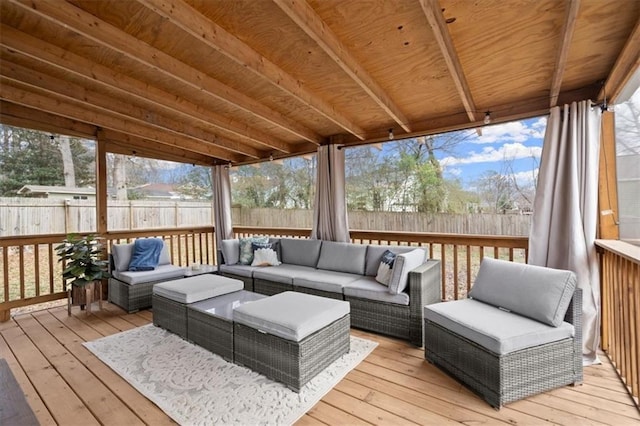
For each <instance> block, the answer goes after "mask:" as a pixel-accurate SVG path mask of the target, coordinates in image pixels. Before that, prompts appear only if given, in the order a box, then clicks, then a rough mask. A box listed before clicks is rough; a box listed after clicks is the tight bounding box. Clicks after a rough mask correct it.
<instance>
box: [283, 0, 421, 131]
mask: <svg viewBox="0 0 640 426" xmlns="http://www.w3.org/2000/svg"><path fill="white" fill-rule="evenodd" d="M273 2H274V3H275V4H276V5H278V7H280V9H282V11H283V12H284V13H286V14H287V16H289V18H291V20H292V21H293V22H295V24H296V25H298V26H299V27H300V28H301V29H302V30H303V31H304V32H305V33H306V34H307V35H308V36H309V37H310V38H311V39H312V40H313V41H314V42H315V43H316V44H317V45H318V46H320V48H322V50H324V51H325V53H326V54H327V55H329V57H330V58H331V59H332V60H333V61H334V62H335V63H336V64H337V65H338V66H339V67H340V68H342V70H343V71H344V72H345V73H346V74H347V75H348V76H349V77H351V79H352V80H353V81H355V82H356V83H357V84H358V85H359V86H360V87H361V88H362V89H363V90H364V91H365V92H366V93H367V94H368V95H369V96H370V97H371V99H373V100H374V102H375V103H377V104H378V105H379V106H380V108H382V109H383V110H384V111H385V112H386V113H387V114H388V115H389V116H390V117H391V118H392V119H393V120H394V121H395V122H396V123H398V125H399V126H400V127H402V128H403V129H404V131H405V132H407V133H410V132H411V127H409V120H408V119H407V117H406V116H405V115H404V113H403V112H402V111H401V110H400V108H399V107H398V105H396V104H395V102H393V100H392V99H391V98H390V97H389V95H387V93H386V92H385V91H384V90H383V89H382V88H381V87H380V86H379V85H378V83H377V82H376V81H375V80H374V79H373V78H372V77H371V76H370V75H369V73H368V72H367V71H366V70H365V69H364V68H363V67H362V66H361V65H360V63H359V62H358V61H357V60H356V59H355V58H354V57H353V55H351V53H350V52H349V51H348V50H347V48H346V47H345V46H344V45H343V44H342V42H341V41H340V39H339V38H338V37H337V36H336V35H335V33H334V32H333V31H331V29H330V28H329V26H328V25H327V24H326V23H325V22H324V21H323V20H322V18H321V17H320V16H319V15H318V14H317V13H316V12H315V10H313V8H312V7H311V6H310V5H309V4H308V3H307V2H306V1H305V0H273Z"/></svg>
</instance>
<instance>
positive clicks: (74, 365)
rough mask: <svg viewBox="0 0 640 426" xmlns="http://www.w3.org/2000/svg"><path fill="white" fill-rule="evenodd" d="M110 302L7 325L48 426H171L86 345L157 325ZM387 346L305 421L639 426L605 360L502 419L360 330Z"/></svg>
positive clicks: (411, 350)
mask: <svg viewBox="0 0 640 426" xmlns="http://www.w3.org/2000/svg"><path fill="white" fill-rule="evenodd" d="M151 320H152V313H151V311H143V312H138V313H135V314H126V313H124V312H123V311H122V310H121V309H119V308H118V307H116V306H114V305H111V304H109V303H104V304H103V310H102V311H100V312H97V313H95V314H94V315H90V316H87V315H86V313H85V312H84V311H80V310H79V309H78V308H74V311H73V315H72V316H70V317H69V316H67V312H66V308H64V307H55V308H50V309H48V310H41V311H36V312H31V313H26V314H21V315H17V316H15V317H14V318H13V319H12V320H11V321H9V322H7V323H0V335H1V336H2V338H1V339H0V357H3V358H5V359H6V360H7V362H8V364H9V366H10V368H11V370H12V372H13V374H14V375H15V377H16V379H17V381H18V383H19V384H20V387H21V388H22V390H23V391H24V393H25V395H26V397H27V400H28V402H29V404H30V406H31V407H32V409H33V411H34V413H35V414H36V417H37V418H38V420H39V421H40V423H41V424H44V425H49V424H60V425H72V424H82V425H91V424H103V425H136V424H148V425H163V424H172V423H173V422H172V421H171V419H170V418H169V417H167V416H166V415H165V414H164V413H163V412H162V411H161V410H160V409H159V408H157V407H156V406H155V405H154V404H153V403H151V402H150V401H149V400H147V399H146V398H145V397H144V396H142V395H141V394H140V393H138V391H136V390H135V389H134V388H133V387H131V386H130V385H129V384H128V383H127V382H126V381H124V380H123V379H122V378H120V376H118V375H117V374H115V373H114V372H113V371H112V370H111V369H110V368H109V367H107V366H106V365H105V364H103V363H102V362H101V361H99V360H98V359H97V358H96V357H94V356H93V354H91V352H89V351H88V350H87V349H85V348H84V346H82V342H84V341H90V340H94V339H97V338H100V337H102V336H107V335H110V334H114V333H117V332H119V331H124V330H128V329H131V328H134V327H138V326H141V325H145V324H148V323H149V322H150V321H151ZM352 333H353V334H354V335H357V336H361V337H365V338H368V339H372V340H375V341H377V342H378V343H379V346H378V347H377V348H376V349H375V351H374V352H373V353H372V354H371V355H369V357H367V359H366V360H365V361H364V362H362V363H361V364H360V365H359V366H358V367H357V368H356V369H355V370H353V371H352V372H350V373H349V374H348V375H347V377H346V378H345V379H343V380H342V381H341V382H340V383H339V384H338V385H337V386H336V387H335V388H334V389H333V390H332V391H331V392H329V393H328V394H327V395H326V396H325V397H324V398H323V399H322V401H321V402H319V403H318V404H317V405H316V406H315V407H313V408H312V409H311V410H310V411H309V412H308V413H307V415H305V416H304V417H303V418H302V419H301V420H300V421H299V424H301V425H315V424H336V425H337V424H339V425H344V424H354V425H355V424H367V423H369V424H412V423H415V424H437V425H444V424H453V423H458V424H462V423H464V424H479V423H484V424H507V423H510V424H527V425H534V424H535V425H539V424H547V423H548V424H564V425H582V424H588V425H592V424H609V425H625V424H640V413H639V412H638V410H637V409H636V407H635V405H634V404H633V401H632V400H631V398H630V397H629V396H628V394H627V392H626V391H625V389H624V386H623V385H622V383H621V382H620V379H619V378H618V376H617V375H616V373H615V371H614V369H613V367H612V366H611V364H610V363H609V362H608V360H607V358H606V357H605V356H602V360H603V362H604V364H603V365H600V366H593V367H588V368H586V369H585V382H584V385H582V386H577V387H571V386H568V387H564V388H561V389H557V390H555V391H552V392H547V393H545V394H541V395H537V396H534V397H530V398H527V399H525V400H522V401H518V402H515V403H512V404H509V405H507V406H506V407H504V408H503V409H502V410H500V411H497V410H494V409H493V408H491V407H490V406H489V405H487V404H486V403H485V402H484V401H482V400H481V399H479V398H478V397H477V396H475V395H474V394H473V393H471V392H470V391H468V390H467V389H466V388H464V387H463V386H461V385H460V384H458V383H457V382H456V381H455V380H453V379H451V378H450V377H448V376H447V375H445V374H443V373H442V372H441V371H440V370H438V369H437V368H436V367H434V366H433V365H430V364H429V363H427V362H426V361H425V360H424V354H423V352H422V351H421V350H420V349H417V348H415V347H413V346H410V345H409V344H407V343H405V342H402V341H399V340H394V339H390V338H386V337H381V336H378V335H375V334H370V333H365V332H362V331H358V330H353V331H352Z"/></svg>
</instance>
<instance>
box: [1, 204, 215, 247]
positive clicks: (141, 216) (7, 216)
mask: <svg viewBox="0 0 640 426" xmlns="http://www.w3.org/2000/svg"><path fill="white" fill-rule="evenodd" d="M107 208H108V217H107V221H108V227H109V230H110V231H119V230H142V229H145V230H147V229H155V228H170V227H175V228H183V227H190V226H209V225H211V226H213V216H212V209H211V203H210V202H193V201H168V200H163V201H149V200H133V201H115V200H109V201H108V205H107ZM95 229H96V204H95V200H63V199H40V198H0V237H13V236H25V235H42V234H68V233H70V232H79V233H81V232H95Z"/></svg>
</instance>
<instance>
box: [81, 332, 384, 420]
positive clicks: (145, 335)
mask: <svg viewBox="0 0 640 426" xmlns="http://www.w3.org/2000/svg"><path fill="white" fill-rule="evenodd" d="M84 345H85V346H86V347H87V348H88V349H89V350H90V351H91V352H93V353H94V354H95V355H96V356H97V357H98V358H100V360H102V361H103V362H104V363H105V364H107V365H108V366H109V367H111V368H112V369H113V370H114V371H115V372H116V373H118V374H119V375H121V376H122V377H123V378H124V379H125V380H127V381H128V382H129V383H130V384H131V385H132V386H133V387H135V388H136V389H138V391H140V392H141V393H142V394H143V395H145V396H146V397H147V398H149V399H150V400H151V401H153V402H154V403H155V404H156V405H157V406H158V407H160V408H161V409H162V410H163V411H164V412H165V413H167V415H168V416H170V417H171V418H172V419H173V420H175V421H176V422H178V423H180V424H183V425H205V424H207V425H211V424H216V425H219V424H234V425H236V424H237V425H254V424H277V425H282V424H292V423H294V422H295V421H296V420H297V419H299V418H300V417H302V416H303V415H304V414H305V413H306V412H307V411H309V409H311V407H313V406H314V405H315V404H316V403H317V402H318V401H319V400H320V399H321V398H322V397H323V396H324V395H325V394H326V393H327V392H329V391H330V390H331V388H333V386H335V385H336V384H337V383H338V382H339V381H340V380H341V379H342V378H343V377H344V376H345V375H346V374H347V373H348V372H349V371H350V370H352V369H353V368H355V367H356V366H357V365H358V364H359V363H360V362H361V361H362V360H363V359H365V358H366V357H367V355H369V354H370V353H371V351H373V349H374V348H375V347H376V346H377V343H375V342H372V341H369V340H365V339H361V338H358V337H353V336H352V337H351V350H350V352H349V353H348V354H345V355H344V356H342V357H341V358H340V359H338V360H336V361H335V362H334V363H333V364H331V365H330V366H329V367H328V368H327V369H326V370H324V371H323V372H322V373H320V374H319V375H318V376H316V377H315V378H314V379H313V380H311V381H310V382H309V383H307V384H306V385H305V386H304V387H303V388H302V389H301V391H300V393H299V394H298V393H295V392H293V391H292V390H290V389H289V388H287V387H286V386H285V385H282V384H280V383H277V382H274V381H272V380H270V379H267V378H266V377H264V376H262V375H260V374H258V373H256V372H253V371H251V370H249V369H247V368H245V367H241V366H238V365H235V364H233V363H229V362H226V361H225V360H223V359H222V358H221V357H219V356H217V355H214V354H213V353H211V352H209V351H207V350H206V349H203V348H201V347H199V346H197V345H194V344H191V343H189V342H187V341H185V340H183V339H181V338H180V337H178V336H176V335H175V334H172V333H169V332H167V331H165V330H163V329H160V328H158V327H154V326H153V325H151V324H149V325H146V326H143V327H138V328H136V329H133V330H129V331H125V332H122V333H118V334H114V335H112V336H108V337H104V338H102V339H98V340H94V341H93V342H86V343H84Z"/></svg>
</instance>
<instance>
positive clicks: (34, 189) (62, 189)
mask: <svg viewBox="0 0 640 426" xmlns="http://www.w3.org/2000/svg"><path fill="white" fill-rule="evenodd" d="M18 194H20V195H34V194H69V195H95V194H96V189H95V188H70V187H67V186H47V185H25V186H23V187H22V188H20V189H19V190H18Z"/></svg>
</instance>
